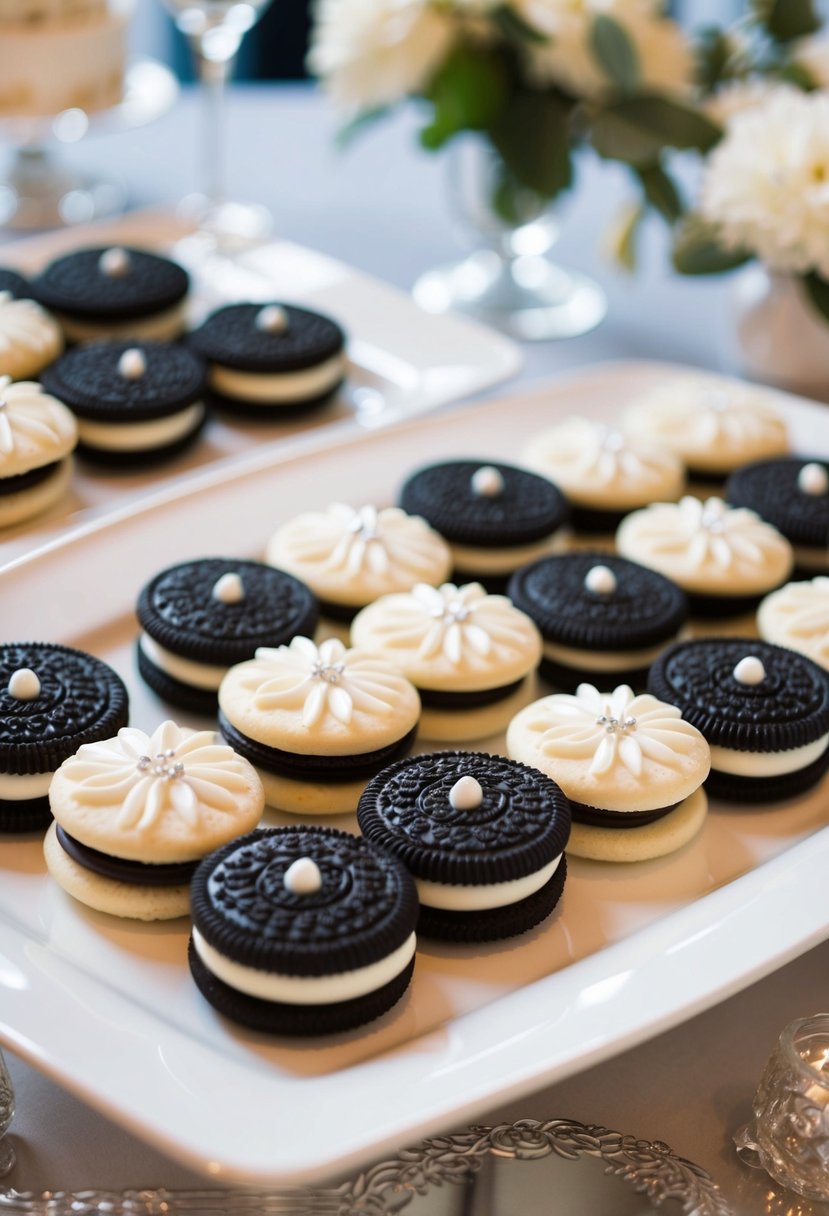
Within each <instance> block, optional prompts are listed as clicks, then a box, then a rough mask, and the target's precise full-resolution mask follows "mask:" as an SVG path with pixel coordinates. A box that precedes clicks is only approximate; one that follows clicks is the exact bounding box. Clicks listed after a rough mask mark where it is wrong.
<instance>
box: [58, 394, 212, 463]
mask: <svg viewBox="0 0 829 1216" xmlns="http://www.w3.org/2000/svg"><path fill="white" fill-rule="evenodd" d="M203 417H204V402H202V401H196V402H195V403H194V404H193V405H188V406H187V408H186V409H183V410H179V412H178V413H177V414H171V415H170V416H169V417H167V418H153V419H151V420H150V421H148V422H90V421H89V420H88V419H86V418H79V419H78V436H79V438H80V440H81V443H88V444H89V446H90V447H95V448H104V449H106V450H107V451H110V452H133V451H143V450H144V449H145V448H161V447H166V445H167V444H168V443H175V441H176V440H177V439H181V438H182V437H183V436H184V435H187V434H189V433H190V431H192V430H194V428H195V427H196V426H197V425H198V423H199V422H200V421H201V420H202V418H203Z"/></svg>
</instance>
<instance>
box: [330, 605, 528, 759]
mask: <svg viewBox="0 0 829 1216" xmlns="http://www.w3.org/2000/svg"><path fill="white" fill-rule="evenodd" d="M351 638H352V641H353V643H354V645H355V646H358V647H359V648H360V649H362V650H368V651H372V652H373V653H375V654H378V655H381V656H382V657H383V658H384V659H385V660H387V662H389V663H393V664H394V665H395V666H396V667H399V668H400V670H401V671H402V672H403V673H404V675H406V676H407V677H408V678H409V679H410V680H411V682H412V683H413V684H414V686H415V688H416V689H417V690H418V692H419V693H420V700H421V704H422V706H423V709H422V712H421V717H420V725H419V727H418V734H419V736H420V737H421V738H423V739H435V740H443V741H452V740H454V741H455V742H457V743H465V742H468V741H469V740H471V739H483V738H486V737H487V736H488V735H494V734H496V733H497V732H498V731H501V730H503V729H504V728H505V727H506V725H507V723H508V722H509V720H510V718H511V717H512V716H513V714H515V713H517V712H518V710H519V709H520V708H521V706H522V705H525V704H526V703H527V701H528V700H531V699H532V697H533V695H534V688H535V685H534V681H533V678H532V673H533V672H534V671H535V669H536V667H537V666H538V661H539V658H540V657H541V638H540V637H539V633H538V630H537V629H536V627H535V625H534V624H533V623H532V621H531V620H530V619H529V617H528V616H526V615H525V614H524V613H523V612H519V610H518V609H517V608H514V607H513V605H512V604H511V603H510V601H509V600H508V599H507V597H506V596H505V595H488V594H487V592H486V591H485V590H484V588H483V587H482V586H481V584H480V583H468V584H467V585H466V586H464V587H457V586H455V585H454V583H444V584H443V585H442V586H441V587H429V586H427V585H426V584H425V583H419V584H418V585H417V586H416V587H415V588H414V590H413V591H409V592H403V593H401V594H399V595H384V596H382V597H381V598H380V599H379V600H376V601H375V602H374V603H373V604H369V606H368V607H367V608H364V609H363V610H362V612H360V613H358V615H357V616H356V617H355V618H354V621H353V623H352V626H351Z"/></svg>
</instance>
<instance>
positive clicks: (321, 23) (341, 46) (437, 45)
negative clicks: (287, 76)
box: [308, 0, 453, 109]
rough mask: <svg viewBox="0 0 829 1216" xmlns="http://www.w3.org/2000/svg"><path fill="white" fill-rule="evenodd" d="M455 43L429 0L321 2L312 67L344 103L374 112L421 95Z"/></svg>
mask: <svg viewBox="0 0 829 1216" xmlns="http://www.w3.org/2000/svg"><path fill="white" fill-rule="evenodd" d="M452 38H453V24H452V21H451V19H450V17H449V16H448V14H446V13H445V12H443V11H441V10H439V9H437V8H435V7H433V6H432V5H431V4H429V3H428V0H320V3H319V6H318V8H317V14H316V24H315V28H314V34H313V41H312V45H311V50H310V51H309V54H308V67H309V68H310V70H311V72H313V73H314V75H316V76H319V77H321V79H322V80H323V81H324V83H325V85H326V87H327V89H328V91H329V92H330V93H331V95H332V97H333V98H334V100H335V101H337V102H338V103H340V104H342V105H347V106H355V107H358V108H360V109H372V108H375V107H378V106H384V105H388V104H390V103H391V102H395V101H398V100H400V99H401V98H403V97H406V96H408V95H410V94H413V93H417V92H418V90H420V89H421V88H422V87H423V86H424V85H425V84H426V83H427V81H428V80H429V78H430V77H431V76H432V75H433V73H434V72H435V70H436V68H437V67H438V66H439V65H440V63H441V61H442V60H443V58H444V56H445V55H446V52H447V51H448V49H449V46H450V43H451V42H452Z"/></svg>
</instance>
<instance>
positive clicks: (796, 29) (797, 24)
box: [752, 0, 821, 42]
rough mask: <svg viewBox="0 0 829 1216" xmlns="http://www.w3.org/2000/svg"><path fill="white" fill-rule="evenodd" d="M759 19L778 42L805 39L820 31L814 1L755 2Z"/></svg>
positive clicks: (763, 0) (757, 0) (777, 0)
mask: <svg viewBox="0 0 829 1216" xmlns="http://www.w3.org/2000/svg"><path fill="white" fill-rule="evenodd" d="M752 7H753V9H754V12H755V15H756V17H757V19H758V20H759V21H760V22H761V24H762V25H763V26H764V27H765V28H766V30H767V31H768V33H769V34H770V35H771V37H772V38H774V39H775V40H776V41H777V42H791V41H793V40H794V39H795V38H805V37H807V35H809V34H814V33H816V32H817V31H818V30H819V29H820V25H821V21H820V18H819V17H818V15H817V13H816V12H815V6H814V0H754V2H753V5H752Z"/></svg>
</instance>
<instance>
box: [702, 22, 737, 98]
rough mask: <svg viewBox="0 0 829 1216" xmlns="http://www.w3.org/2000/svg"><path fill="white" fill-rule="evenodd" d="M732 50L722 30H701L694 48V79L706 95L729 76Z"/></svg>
mask: <svg viewBox="0 0 829 1216" xmlns="http://www.w3.org/2000/svg"><path fill="white" fill-rule="evenodd" d="M733 58H734V48H733V46H732V43H731V39H730V38H729V37H728V35H727V34H726V33H725V31H724V30H720V29H717V27H716V26H707V27H706V28H705V29H703V30H701V31H700V33H699V36H698V39H697V46H696V59H697V64H696V77H697V80H698V81H699V83H700V85H701V87H702V89H703V90H704V91H705V92H706V93H712V92H713V91H714V89H715V88H716V87H717V85H719V84H722V82H723V81H725V80H728V79H729V77H730V76H731V63H732V60H733Z"/></svg>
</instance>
